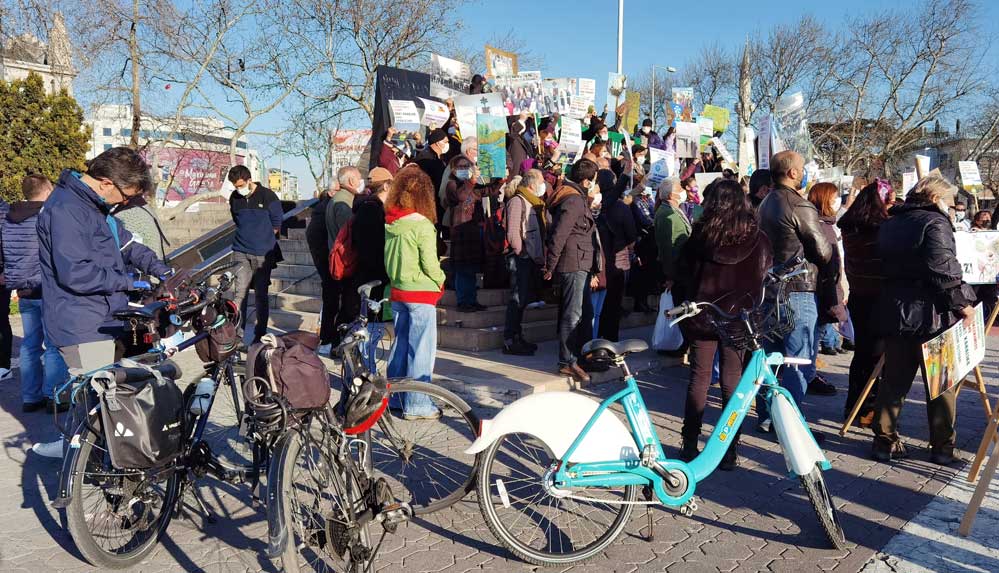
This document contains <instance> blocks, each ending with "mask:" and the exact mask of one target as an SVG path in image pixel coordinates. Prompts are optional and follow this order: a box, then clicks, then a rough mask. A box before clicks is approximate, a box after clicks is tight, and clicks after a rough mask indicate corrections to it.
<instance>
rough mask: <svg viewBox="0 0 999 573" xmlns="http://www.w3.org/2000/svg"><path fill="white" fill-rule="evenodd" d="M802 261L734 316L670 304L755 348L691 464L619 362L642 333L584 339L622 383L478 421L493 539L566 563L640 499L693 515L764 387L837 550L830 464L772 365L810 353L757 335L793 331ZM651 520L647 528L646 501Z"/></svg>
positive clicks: (590, 548) (614, 532)
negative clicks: (666, 439)
mask: <svg viewBox="0 0 999 573" xmlns="http://www.w3.org/2000/svg"><path fill="white" fill-rule="evenodd" d="M800 267H801V262H800V261H798V260H795V261H792V262H791V263H788V264H786V265H784V266H783V267H777V268H774V269H772V270H771V271H770V272H769V273H768V275H767V278H766V280H765V283H764V289H763V292H764V294H763V296H762V297H761V300H760V301H758V303H757V304H756V305H755V306H754V307H753V308H751V309H747V310H744V311H741V312H740V313H739V314H738V315H732V314H728V313H726V312H724V311H723V310H722V309H720V308H718V307H717V306H715V305H714V304H712V303H710V302H690V303H685V304H683V305H680V306H679V307H677V308H675V309H672V310H671V311H669V312H668V313H667V314H668V316H670V317H671V318H673V319H674V320H673V323H674V324H675V323H677V322H679V321H681V320H685V319H687V318H690V317H692V316H695V315H697V314H699V313H700V312H702V311H703V310H710V312H711V315H710V320H711V323H712V324H713V325H714V327H715V329H716V330H717V332H718V334H719V336H720V337H721V339H722V340H723V341H724V342H725V343H727V344H730V345H732V346H734V347H736V348H740V349H746V350H748V351H751V352H752V356H751V358H750V360H749V364H748V365H747V366H746V369H745V371H744V372H743V375H742V378H741V379H740V381H739V385H738V387H737V388H736V390H735V392H734V393H733V395H732V398H731V399H730V400H729V402H728V404H727V405H726V407H725V409H724V411H723V412H722V415H721V418H720V420H719V422H718V424H717V425H716V426H715V429H714V432H713V433H712V434H711V437H710V438H709V439H708V442H707V445H706V446H705V448H704V450H703V451H702V452H701V454H700V455H699V456H697V458H695V459H694V460H692V461H690V462H689V463H684V462H683V461H681V460H678V459H671V458H668V457H666V454H665V453H664V452H663V447H662V443H661V442H660V440H659V437H658V435H657V433H656V428H655V426H654V425H653V424H652V421H651V420H650V418H649V412H648V409H647V408H646V406H645V401H644V400H643V399H642V394H641V391H640V390H639V387H638V384H637V382H636V381H635V377H634V376H633V375H632V373H631V371H630V370H629V368H628V365H627V364H626V362H625V357H627V356H628V355H629V354H632V353H635V352H641V351H644V350H646V349H647V348H648V345H647V344H646V342H645V341H643V340H625V341H622V342H619V343H614V342H609V341H606V340H592V341H590V342H589V343H587V344H586V345H585V346H584V347H583V354H584V356H586V357H587V358H588V359H589V360H604V361H607V362H609V363H610V364H613V365H614V366H617V367H619V368H621V370H622V372H623V376H622V378H623V381H624V384H625V387H624V388H623V389H622V390H620V391H619V392H616V393H615V394H614V395H612V396H610V397H609V398H607V399H606V400H604V401H603V402H600V403H598V402H597V401H596V400H593V399H591V398H588V397H586V396H583V395H581V394H576V393H572V392H544V393H540V394H534V395H531V396H527V397H525V398H522V399H520V400H517V401H515V402H513V403H512V404H510V405H509V406H507V407H506V408H504V409H503V410H502V411H501V412H500V413H499V414H498V415H497V416H496V417H495V418H494V419H492V420H483V422H482V431H481V433H480V437H479V438H478V439H477V440H476V441H475V442H474V443H473V444H472V447H471V448H469V449H468V451H467V453H470V454H477V453H479V452H483V451H484V452H485V454H484V455H483V459H482V465H481V466H480V471H479V476H478V482H477V491H478V498H479V506H480V508H481V510H482V514H483V517H484V518H485V521H486V524H487V525H488V526H489V529H490V530H491V531H492V532H493V534H494V535H495V536H496V537H497V539H499V540H500V542H501V543H502V544H503V545H505V546H506V547H507V548H508V549H509V550H510V551H512V552H513V553H514V554H515V555H517V556H518V557H520V558H522V559H524V560H526V561H528V562H530V563H533V564H536V565H545V566H555V565H567V564H572V563H578V562H581V561H584V560H586V559H588V558H590V557H593V556H594V555H596V554H598V553H600V552H601V551H602V550H603V549H605V548H606V547H607V546H608V545H610V544H611V543H612V542H613V541H614V539H616V538H617V536H618V535H620V533H621V531H622V530H623V529H624V527H625V526H626V525H627V523H628V519H629V517H630V516H631V513H632V511H633V510H634V508H635V506H636V505H646V506H651V505H654V504H663V505H666V506H669V507H675V508H679V511H680V513H681V514H683V515H685V516H688V517H689V516H691V515H693V513H694V512H695V511H696V510H697V502H696V500H695V498H694V491H695V489H696V486H697V483H698V482H700V481H702V480H704V479H706V478H707V477H708V476H710V475H711V474H712V472H714V470H715V469H716V468H717V467H718V464H719V463H720V462H721V460H722V457H723V456H724V455H725V452H726V451H727V450H728V448H729V446H730V445H731V444H732V441H733V440H734V438H735V436H736V435H737V432H738V431H739V428H740V426H741V425H742V422H743V420H744V419H745V417H746V414H747V413H748V412H749V409H750V407H751V406H752V405H753V402H754V400H755V398H756V396H757V395H758V394H760V393H762V396H763V397H764V399H765V400H766V402H767V404H768V405H769V407H770V413H771V419H772V421H773V426H774V428H775V430H776V433H777V439H778V441H779V443H780V446H781V449H782V450H783V453H784V458H785V461H786V462H787V469H788V473H789V475H790V476H791V477H796V478H798V479H799V480H800V481H801V483H802V485H803V486H804V489H805V491H806V493H807V495H808V499H809V501H810V502H811V504H812V506H813V507H814V508H815V512H816V514H817V516H818V518H819V522H820V523H821V525H822V528H823V529H824V531H825V533H826V536H827V537H828V539H829V542H830V543H831V545H832V546H833V547H835V548H837V549H841V548H843V547H844V546H845V544H846V538H845V535H844V533H843V528H842V526H841V525H840V522H839V519H838V516H837V512H836V506H835V504H834V503H833V499H832V496H831V495H830V494H829V491H828V489H827V488H826V486H825V482H824V480H823V479H822V470H828V469H829V468H830V467H831V466H830V464H829V461H828V460H827V459H826V457H825V455H824V454H823V453H822V450H821V449H820V448H819V446H818V444H817V443H816V441H815V438H814V437H813V436H812V434H811V431H810V430H809V429H808V425H807V424H806V423H805V420H804V418H803V417H802V415H801V412H800V410H799V409H798V407H797V405H796V404H795V403H794V399H793V398H792V397H791V395H790V393H788V391H787V390H785V389H784V388H781V387H780V385H779V383H778V381H777V377H776V370H777V369H778V368H779V367H780V366H782V365H791V364H798V365H800V364H807V361H806V360H801V359H794V358H786V357H784V356H783V355H781V354H779V353H769V354H768V353H767V352H765V351H764V350H763V348H762V347H761V342H762V341H763V340H764V339H770V340H776V339H777V338H779V337H781V336H783V335H784V334H785V333H787V332H789V331H790V329H791V328H793V325H794V317H793V313H792V312H791V309H790V305H789V304H788V297H787V294H786V292H785V286H786V284H787V281H788V280H789V279H791V278H793V277H795V276H798V275H800V274H803V273H804V272H806V271H805V270H803V269H801V268H800ZM613 404H621V406H622V407H623V410H624V414H625V418H626V419H627V425H626V424H625V423H623V422H622V421H621V420H620V419H619V418H618V417H617V416H615V415H614V414H613V413H612V412H611V411H610V410H609V408H610V406H611V405H613ZM639 491H641V493H642V499H638V495H639ZM648 527H649V530H648V532H649V533H648V535H649V536H650V537H651V534H652V518H651V507H649V526H648Z"/></svg>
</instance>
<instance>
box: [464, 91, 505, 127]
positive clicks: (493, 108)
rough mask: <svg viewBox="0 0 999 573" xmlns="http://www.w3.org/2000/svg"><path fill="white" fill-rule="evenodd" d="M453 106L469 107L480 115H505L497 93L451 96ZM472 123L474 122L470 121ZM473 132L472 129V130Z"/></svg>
mask: <svg viewBox="0 0 999 573" xmlns="http://www.w3.org/2000/svg"><path fill="white" fill-rule="evenodd" d="M452 101H453V102H454V107H456V108H457V107H459V106H460V107H470V108H472V109H474V110H475V113H481V114H482V115H500V116H506V108H505V107H504V106H503V97H502V96H501V95H500V94H497V93H488V94H472V95H463V96H458V97H455V98H452ZM472 123H473V124H474V123H475V122H472ZM473 133H474V130H473Z"/></svg>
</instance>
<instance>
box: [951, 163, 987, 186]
mask: <svg viewBox="0 0 999 573" xmlns="http://www.w3.org/2000/svg"><path fill="white" fill-rule="evenodd" d="M957 169H958V171H960V173H961V187H963V188H964V189H965V190H966V191H978V190H979V189H981V188H982V175H981V173H979V172H978V162H976V161H958V162H957Z"/></svg>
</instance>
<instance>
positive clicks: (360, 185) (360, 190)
mask: <svg viewBox="0 0 999 573" xmlns="http://www.w3.org/2000/svg"><path fill="white" fill-rule="evenodd" d="M361 193H364V179H361V180H359V181H358V182H357V194H358V195H360V194H361Z"/></svg>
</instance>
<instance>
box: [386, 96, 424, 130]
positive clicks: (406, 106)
mask: <svg viewBox="0 0 999 573" xmlns="http://www.w3.org/2000/svg"><path fill="white" fill-rule="evenodd" d="M389 108H390V109H391V110H392V124H393V125H395V126H399V125H409V124H417V125H419V123H420V112H419V110H417V109H416V104H415V103H413V102H411V101H408V100H397V99H390V100H389Z"/></svg>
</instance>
